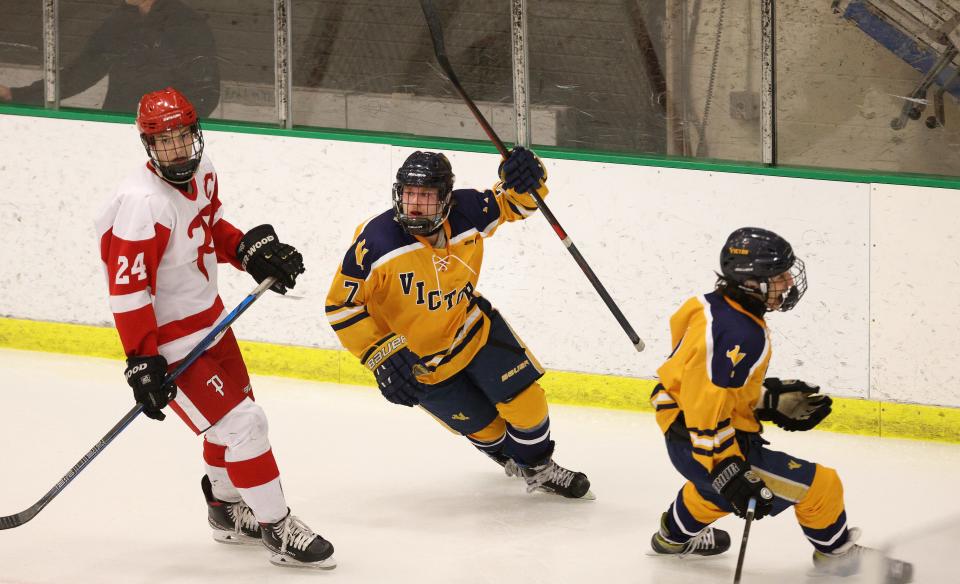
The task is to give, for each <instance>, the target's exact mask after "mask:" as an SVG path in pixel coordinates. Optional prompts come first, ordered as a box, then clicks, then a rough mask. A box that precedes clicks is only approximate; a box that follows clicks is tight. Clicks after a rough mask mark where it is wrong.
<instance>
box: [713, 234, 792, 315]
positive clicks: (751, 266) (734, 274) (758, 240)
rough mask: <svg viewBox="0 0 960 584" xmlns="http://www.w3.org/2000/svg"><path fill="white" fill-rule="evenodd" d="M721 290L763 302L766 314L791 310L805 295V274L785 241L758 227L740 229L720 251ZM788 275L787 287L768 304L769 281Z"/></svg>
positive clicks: (728, 239) (731, 235)
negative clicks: (770, 311)
mask: <svg viewBox="0 0 960 584" xmlns="http://www.w3.org/2000/svg"><path fill="white" fill-rule="evenodd" d="M720 272H721V274H722V275H721V280H723V284H724V288H725V289H727V290H730V291H733V290H736V291H738V292H739V293H740V294H747V295H748V296H752V297H755V298H757V299H760V300H762V301H763V302H764V305H765V306H766V310H779V311H781V312H783V311H787V310H790V309H792V308H793V307H794V306H796V305H797V303H798V302H799V301H800V298H802V297H803V295H804V293H805V292H806V291H807V272H806V268H805V266H804V264H803V261H802V260H801V259H800V258H798V257H796V255H794V253H793V248H792V247H791V246H790V243H788V242H787V240H786V239H784V238H782V237H780V236H779V235H777V234H776V233H774V232H772V231H768V230H766V229H761V228H759V227H741V228H740V229H737V230H736V231H734V232H733V233H731V234H730V236H729V237H728V238H727V241H726V243H724V244H723V249H722V250H721V251H720ZM785 273H789V277H788V278H786V283H788V284H789V287H788V288H787V289H786V290H785V291H783V292H782V293H781V294H780V295H779V298H778V299H775V300H777V302H774V303H773V306H775V308H771V306H770V305H771V303H770V302H768V301H767V296H768V291H769V283H770V280H771V279H772V278H774V277H776V276H780V275H781V274H785Z"/></svg>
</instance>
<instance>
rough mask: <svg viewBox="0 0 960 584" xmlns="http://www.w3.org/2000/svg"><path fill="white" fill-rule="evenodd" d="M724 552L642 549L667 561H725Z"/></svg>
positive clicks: (650, 555) (647, 554) (653, 556)
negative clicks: (707, 553) (704, 552)
mask: <svg viewBox="0 0 960 584" xmlns="http://www.w3.org/2000/svg"><path fill="white" fill-rule="evenodd" d="M726 553H727V552H721V553H719V554H713V555H712V556H701V555H698V554H687V555H685V556H681V555H680V554H662V553H660V552H656V551H653V549H651V548H647V549H646V550H644V552H643V555H645V556H647V557H650V558H664V561H665V562H669V561H672V560H676V561H678V562H704V561H711V560H723V561H726V558H727V556H726V555H725V554H726ZM851 584H853V583H851Z"/></svg>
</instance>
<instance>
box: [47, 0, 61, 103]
mask: <svg viewBox="0 0 960 584" xmlns="http://www.w3.org/2000/svg"><path fill="white" fill-rule="evenodd" d="M59 4H60V2H59V0H43V96H44V106H45V107H46V108H47V109H60V34H59V31H60V10H59Z"/></svg>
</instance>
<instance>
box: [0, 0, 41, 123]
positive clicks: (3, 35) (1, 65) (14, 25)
mask: <svg viewBox="0 0 960 584" xmlns="http://www.w3.org/2000/svg"><path fill="white" fill-rule="evenodd" d="M42 77H43V6H41V3H40V2H23V1H22V0H0V85H6V86H8V87H20V86H24V85H29V84H31V83H33V82H35V81H39V80H40V79H41V78H42ZM42 101H43V97H42V96H41V98H40V101H37V102H32V103H31V105H42ZM14 103H24V101H23V100H19V101H18V100H15V101H14Z"/></svg>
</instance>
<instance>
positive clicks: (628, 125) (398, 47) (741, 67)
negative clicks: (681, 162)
mask: <svg viewBox="0 0 960 584" xmlns="http://www.w3.org/2000/svg"><path fill="white" fill-rule="evenodd" d="M436 6H437V9H438V12H439V14H440V17H441V21H442V25H443V28H444V37H445V40H446V49H447V54H448V57H449V59H450V62H451V64H452V65H453V68H454V70H455V71H456V73H457V76H458V77H459V79H460V81H461V83H462V84H463V86H464V88H465V89H466V91H467V93H468V94H469V95H470V96H471V97H472V98H473V100H474V101H476V102H477V103H478V106H479V107H480V109H481V111H483V113H484V115H485V116H486V117H487V118H488V119H489V120H490V122H491V124H492V125H493V127H494V129H495V130H496V131H497V133H498V134H500V136H501V138H503V139H504V140H506V141H508V142H512V141H514V140H515V139H516V128H515V124H514V119H513V103H512V101H513V90H512V57H511V52H510V44H511V42H510V41H511V38H510V12H509V8H510V2H509V1H508V0H494V1H489V0H460V1H448V2H438V3H436ZM527 6H528V11H529V15H528V16H529V17H528V46H529V53H530V81H531V86H530V88H529V89H530V91H529V93H530V101H531V104H530V112H529V114H530V115H529V119H530V123H531V127H532V134H533V142H534V144H538V145H556V146H561V147H564V148H571V149H578V150H580V149H582V150H597V151H610V152H627V153H656V154H665V153H669V154H679V155H688V156H709V157H715V158H734V159H747V160H756V159H758V157H759V151H760V147H759V120H758V114H757V113H756V112H755V111H753V109H752V108H754V106H756V105H757V104H758V103H759V96H758V89H757V88H758V87H759V72H758V70H757V66H756V65H753V69H752V70H751V69H750V60H751V59H753V60H757V58H758V52H757V51H758V49H757V47H758V40H757V36H758V33H757V31H756V27H754V26H752V24H751V23H750V21H749V20H748V17H751V16H752V17H754V18H756V17H757V10H756V9H755V8H752V7H751V3H750V2H748V1H747V0H717V1H716V2H706V1H701V0H643V1H640V0H606V1H598V2H591V3H586V2H574V1H558V0H549V1H548V0H530V1H529V2H527ZM293 16H294V28H293V38H294V42H295V46H294V86H295V90H294V93H295V96H294V119H295V122H296V123H297V124H300V125H311V126H325V127H338V128H352V129H364V130H382V131H390V132H409V133H413V134H417V135H424V136H428V135H432V136H446V137H453V138H472V139H479V140H482V139H484V138H485V137H484V134H483V132H482V130H481V129H480V128H479V126H478V125H477V124H476V122H475V121H473V119H472V117H471V116H470V113H469V111H468V110H467V109H466V107H465V106H464V105H463V104H462V102H461V101H460V100H459V99H458V97H457V96H456V94H455V93H454V91H453V88H452V87H451V86H450V84H449V83H448V82H447V81H446V79H445V78H444V77H443V74H442V72H441V71H440V69H439V67H438V66H437V65H436V62H435V57H434V54H433V48H432V45H431V42H430V37H429V33H428V31H427V28H426V26H425V24H424V21H423V15H422V14H421V12H420V9H419V5H418V3H415V2H411V3H403V4H401V5H396V6H391V9H390V10H381V9H377V7H376V6H374V5H371V4H359V3H351V2H347V1H345V0H329V1H323V2H314V1H307V0H299V1H297V2H295V3H294V6H293ZM724 16H725V18H724ZM711 72H712V75H711Z"/></svg>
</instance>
